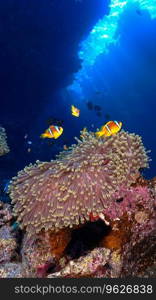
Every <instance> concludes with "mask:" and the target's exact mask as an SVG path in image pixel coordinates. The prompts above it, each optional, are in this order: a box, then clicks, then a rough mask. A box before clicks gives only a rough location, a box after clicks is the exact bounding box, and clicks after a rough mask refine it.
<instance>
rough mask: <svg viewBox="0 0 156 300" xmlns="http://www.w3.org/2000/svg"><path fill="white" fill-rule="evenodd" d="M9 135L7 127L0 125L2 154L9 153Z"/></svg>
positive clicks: (0, 149) (0, 150)
mask: <svg viewBox="0 0 156 300" xmlns="http://www.w3.org/2000/svg"><path fill="white" fill-rule="evenodd" d="M6 139H7V136H6V133H5V129H4V128H3V127H0V156H2V155H4V154H7V153H8V152H9V147H8V145H7V141H6Z"/></svg>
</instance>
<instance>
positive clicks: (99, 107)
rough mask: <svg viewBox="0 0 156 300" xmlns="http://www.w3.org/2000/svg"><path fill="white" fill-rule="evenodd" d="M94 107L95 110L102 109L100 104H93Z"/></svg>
mask: <svg viewBox="0 0 156 300" xmlns="http://www.w3.org/2000/svg"><path fill="white" fill-rule="evenodd" d="M94 109H95V110H96V111H100V110H102V108H101V106H100V105H94Z"/></svg>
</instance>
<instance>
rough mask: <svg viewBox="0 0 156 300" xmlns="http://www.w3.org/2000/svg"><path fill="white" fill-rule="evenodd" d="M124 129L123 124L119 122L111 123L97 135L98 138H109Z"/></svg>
mask: <svg viewBox="0 0 156 300" xmlns="http://www.w3.org/2000/svg"><path fill="white" fill-rule="evenodd" d="M121 127H122V122H117V121H109V122H107V123H106V124H105V125H104V126H102V127H101V129H100V130H99V131H97V132H96V133H95V134H96V136H97V137H103V136H104V137H107V136H111V135H114V134H116V133H117V132H118V131H120V129H121Z"/></svg>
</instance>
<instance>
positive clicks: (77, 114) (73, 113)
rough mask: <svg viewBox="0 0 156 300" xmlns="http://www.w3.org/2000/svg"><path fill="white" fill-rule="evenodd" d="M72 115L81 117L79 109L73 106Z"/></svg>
mask: <svg viewBox="0 0 156 300" xmlns="http://www.w3.org/2000/svg"><path fill="white" fill-rule="evenodd" d="M71 113H72V115H73V116H74V117H79V116H80V110H79V109H78V108H77V107H75V106H74V105H72V106H71Z"/></svg>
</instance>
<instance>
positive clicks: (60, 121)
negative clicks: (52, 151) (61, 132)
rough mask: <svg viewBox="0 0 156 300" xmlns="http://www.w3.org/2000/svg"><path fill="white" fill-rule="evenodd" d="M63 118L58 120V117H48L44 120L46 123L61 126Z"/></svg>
mask: <svg viewBox="0 0 156 300" xmlns="http://www.w3.org/2000/svg"><path fill="white" fill-rule="evenodd" d="M63 122H64V121H63V120H59V119H56V118H53V117H49V118H48V119H47V120H46V123H47V125H49V126H50V125H51V124H53V125H57V126H61V125H62V124H63Z"/></svg>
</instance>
